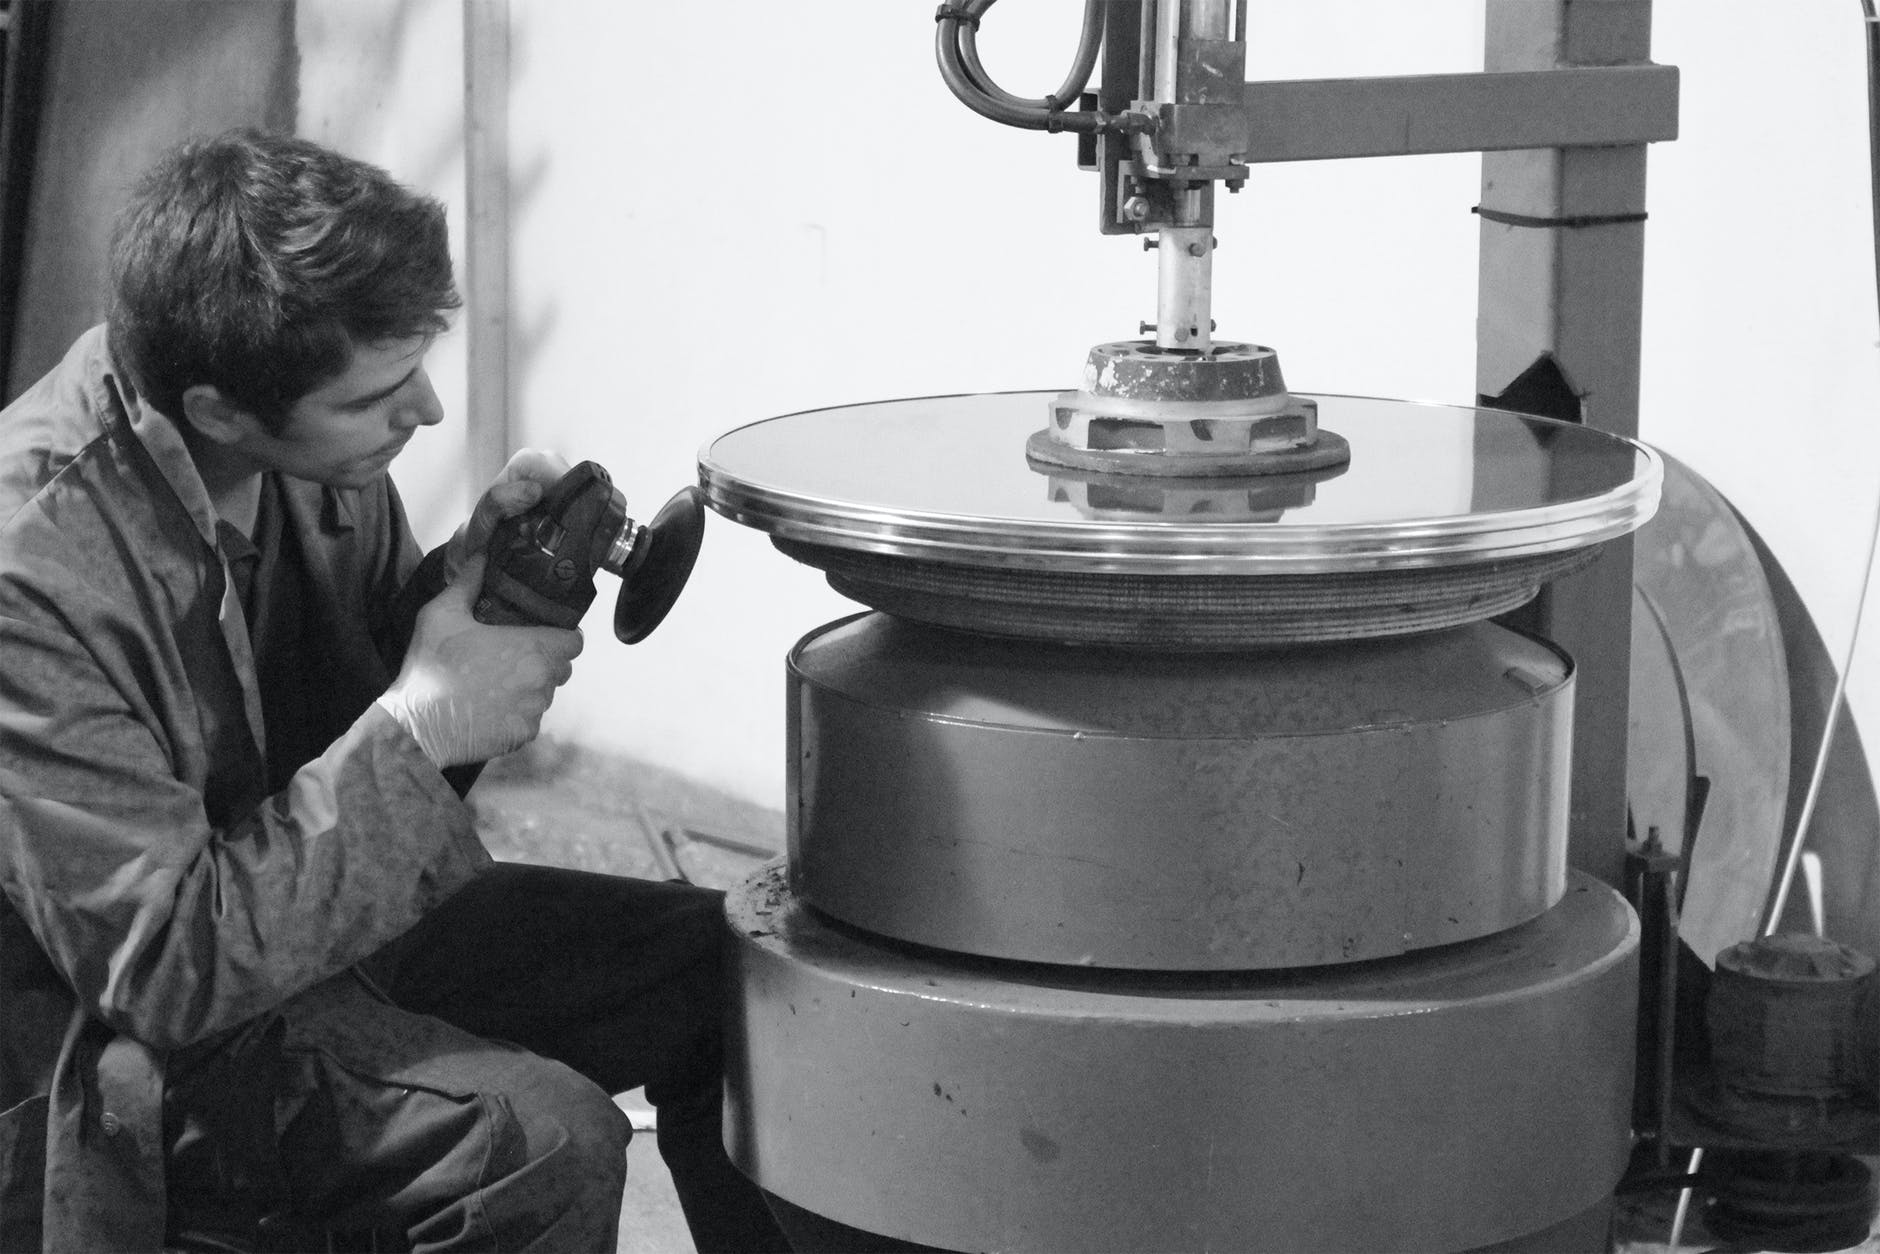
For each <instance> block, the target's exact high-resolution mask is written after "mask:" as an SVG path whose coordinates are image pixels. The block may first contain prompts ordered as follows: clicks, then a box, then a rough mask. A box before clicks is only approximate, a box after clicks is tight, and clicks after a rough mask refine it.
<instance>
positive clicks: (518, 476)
mask: <svg viewBox="0 0 1880 1254" xmlns="http://www.w3.org/2000/svg"><path fill="white" fill-rule="evenodd" d="M568 469H569V467H568V461H567V459H566V458H564V457H563V456H562V455H561V454H559V453H551V452H548V451H547V450H545V449H537V448H525V449H523V450H521V451H520V452H518V453H517V454H516V455H515V456H513V457H511V458H510V459H509V464H508V465H506V466H504V467H503V472H502V473H501V474H499V475H497V476H496V481H495V482H494V483H492V484H490V486H489V488H488V489H486V490H485V491H484V493H483V495H482V496H481V497H479V498H478V500H477V504H476V508H475V509H473V510H471V511H470V517H469V519H468V520H466V521H465V522H464V525H463V526H461V527H459V528H457V531H456V534H455V535H453V536H451V538H450V540H449V542H448V543H447V544H446V545H445V546H444V576H445V578H447V579H455V578H456V577H457V573H458V572H459V571H461V570H462V569H463V568H464V564H465V563H466V562H468V561H469V560H470V558H471V557H472V556H474V555H475V554H478V553H481V552H483V551H484V550H485V549H487V548H489V545H490V536H492V535H493V534H495V532H496V524H497V523H499V522H501V521H502V520H503V519H505V518H508V517H509V516H511V515H512V514H520V513H522V512H523V511H524V510H526V509H528V508H529V507H530V506H531V505H533V504H535V503H536V502H537V501H539V500H541V499H542V493H543V492H545V491H547V490H548V489H549V488H551V487H553V486H554V485H555V483H556V482H557V481H558V480H559V479H560V478H561V477H562V476H563V475H565V474H567V473H568Z"/></svg>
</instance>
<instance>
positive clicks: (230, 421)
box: [183, 383, 262, 445]
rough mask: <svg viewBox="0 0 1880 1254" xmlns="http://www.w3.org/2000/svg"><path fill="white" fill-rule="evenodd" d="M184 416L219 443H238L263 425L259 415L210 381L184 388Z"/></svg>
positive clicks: (203, 434) (198, 432)
mask: <svg viewBox="0 0 1880 1254" xmlns="http://www.w3.org/2000/svg"><path fill="white" fill-rule="evenodd" d="M183 419H184V421H186V422H188V423H189V425H190V426H191V427H193V428H195V430H196V433H197V434H198V435H200V436H202V437H203V438H204V439H206V440H209V441H212V442H213V443H216V444H225V445H226V444H235V443H237V442H239V441H240V440H241V439H242V438H243V437H245V436H248V435H250V434H252V433H253V432H255V431H256V430H259V429H261V428H262V424H261V421H260V419H258V418H256V417H255V416H254V415H253V414H251V413H249V412H248V411H247V410H245V409H243V408H242V407H241V406H239V405H237V404H236V403H235V402H234V401H231V400H230V399H228V397H226V396H224V395H222V390H221V389H220V388H217V387H214V386H212V385H210V384H207V383H195V384H191V385H190V386H189V387H188V388H185V389H184V391H183Z"/></svg>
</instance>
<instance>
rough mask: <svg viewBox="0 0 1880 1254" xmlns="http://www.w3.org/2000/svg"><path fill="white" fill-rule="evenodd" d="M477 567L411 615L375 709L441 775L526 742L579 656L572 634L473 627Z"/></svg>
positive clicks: (476, 561)
mask: <svg viewBox="0 0 1880 1254" xmlns="http://www.w3.org/2000/svg"><path fill="white" fill-rule="evenodd" d="M484 560H485V558H484V555H483V554H482V553H481V552H478V553H475V554H474V555H473V556H472V557H471V558H470V559H469V561H468V562H466V563H465V565H464V567H463V569H462V570H461V571H459V572H458V575H457V578H456V579H455V580H454V581H453V582H452V583H451V585H450V586H449V587H448V588H446V589H444V591H442V592H440V593H438V595H437V596H435V597H433V598H432V599H431V601H430V603H429V604H427V605H426V606H425V607H424V608H423V609H421V610H419V611H418V622H417V628H416V630H415V631H413V633H412V637H411V646H410V647H409V648H408V649H406V650H405V662H404V666H403V667H402V668H401V669H400V670H399V672H398V678H397V679H395V680H393V681H392V686H391V687H390V688H387V689H386V690H385V693H384V695H383V696H381V697H380V698H379V702H378V703H379V705H380V706H382V707H383V708H384V709H385V710H386V711H387V712H389V713H390V714H391V716H392V717H393V718H395V719H397V720H398V722H399V724H400V726H402V727H403V728H404V729H405V730H406V731H407V732H410V733H411V738H412V739H413V740H416V741H417V742H418V747H419V748H421V749H423V750H424V753H425V756H426V757H428V758H430V759H431V762H432V763H433V764H434V765H436V766H438V767H440V768H441V767H446V766H458V765H461V764H463V763H466V762H484V761H487V760H489V759H490V758H494V757H497V756H500V755H501V754H505V753H508V752H510V751H511V750H513V749H519V748H521V747H522V746H523V745H525V744H527V743H529V742H530V741H531V740H534V739H535V736H536V733H537V732H538V731H540V730H541V727H542V715H544V714H546V713H547V712H548V707H549V703H550V702H552V701H553V700H554V699H555V689H557V688H559V687H561V685H562V684H564V683H566V682H568V676H570V675H571V674H573V673H574V665H573V663H574V659H575V657H576V656H577V655H578V654H579V653H580V652H581V633H580V631H579V630H566V629H563V628H560V627H498V626H491V625H490V624H487V623H479V622H478V621H477V620H476V618H475V617H474V616H473V615H472V614H471V612H470V607H471V605H472V604H473V603H474V602H475V600H476V597H477V592H478V590H479V589H481V588H482V586H483V565H484Z"/></svg>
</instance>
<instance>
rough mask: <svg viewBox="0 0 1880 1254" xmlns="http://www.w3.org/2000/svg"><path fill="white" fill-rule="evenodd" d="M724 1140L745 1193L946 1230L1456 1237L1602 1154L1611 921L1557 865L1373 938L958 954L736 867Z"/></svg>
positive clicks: (1621, 1113) (1585, 1168)
mask: <svg viewBox="0 0 1880 1254" xmlns="http://www.w3.org/2000/svg"><path fill="white" fill-rule="evenodd" d="M727 909H728V918H729V921H730V925H731V927H732V928H733V929H734V930H735V932H736V943H735V954H736V962H737V967H738V981H737V984H738V988H739V989H740V994H739V997H738V1000H737V1001H736V1003H735V1006H734V1016H735V1022H734V1026H733V1031H732V1032H731V1034H730V1039H731V1049H732V1057H731V1058H730V1059H729V1060H728V1066H727V1079H728V1086H729V1102H728V1106H727V1115H726V1118H727V1125H726V1127H727V1142H728V1145H729V1148H730V1150H731V1153H732V1156H733V1159H734V1161H735V1162H736V1163H737V1164H738V1166H739V1167H740V1168H741V1169H742V1170H744V1171H745V1172H746V1174H748V1175H749V1176H751V1178H752V1179H754V1180H756V1181H757V1182H758V1183H759V1184H760V1185H762V1186H763V1187H764V1188H766V1189H769V1190H771V1191H772V1192H774V1193H776V1194H779V1195H781V1196H782V1197H784V1198H786V1199H788V1200H790V1201H792V1202H794V1203H796V1204H797V1205H799V1206H803V1207H806V1208H808V1209H810V1210H812V1211H815V1212H817V1213H819V1214H822V1215H826V1216H829V1217H831V1218H833V1219H836V1220H839V1221H841V1222H843V1223H846V1224H850V1225H853V1226H855V1227H858V1228H862V1229H865V1230H868V1231H872V1232H878V1233H883V1234H886V1235H888V1236H891V1237H895V1238H898V1239H903V1240H911V1241H916V1242H920V1243H923V1244H927V1245H935V1246H939V1247H942V1248H946V1249H955V1250H1008V1251H1025V1250H1036V1251H1051V1252H1053V1254H1057V1252H1070V1251H1079V1250H1092V1251H1101V1250H1122V1249H1129V1250H1175V1249H1183V1250H1205V1249H1222V1250H1226V1249H1231V1250H1237V1251H1252V1250H1275V1251H1308V1250H1383V1249H1390V1250H1466V1249H1471V1248H1473V1247H1477V1246H1485V1245H1492V1244H1494V1243H1497V1242H1502V1241H1507V1240H1509V1239H1511V1238H1518V1237H1520V1236H1522V1235H1523V1234H1531V1233H1534V1232H1536V1231H1537V1230H1541V1229H1545V1228H1548V1227H1549V1226H1550V1225H1555V1224H1560V1223H1563V1222H1565V1221H1568V1220H1570V1219H1571V1218H1572V1217H1573V1216H1576V1215H1580V1214H1582V1213H1583V1212H1586V1211H1587V1210H1588V1208H1592V1207H1596V1206H1598V1205H1599V1203H1600V1201H1601V1199H1602V1198H1604V1197H1605V1196H1606V1195H1607V1194H1608V1193H1609V1192H1610V1190H1611V1189H1612V1187H1613V1185H1614V1184H1615V1183H1616V1182H1617V1180H1618V1179H1619V1176H1620V1174H1621V1172H1622V1171H1623V1169H1624V1166H1625V1161H1626V1157H1627V1152H1628V1139H1629V1121H1630V1113H1631V1078H1630V1077H1631V1070H1632V1068H1631V1061H1632V1050H1633V1039H1632V1038H1633V1024H1632V1011H1633V1003H1634V1001H1635V997H1636V976H1637V972H1636V963H1637V946H1638V932H1637V927H1636V923H1635V920H1634V916H1633V915H1632V912H1631V910H1630V909H1629V907H1627V906H1626V904H1625V903H1624V901H1623V900H1621V899H1620V898H1619V897H1618V896H1617V895H1616V894H1615V893H1613V892H1612V891H1611V890H1610V889H1608V888H1606V887H1604V886H1603V885H1601V884H1599V883H1597V882H1596V881H1593V880H1591V879H1589V878H1586V877H1583V876H1578V875H1576V876H1575V877H1574V878H1573V880H1572V882H1571V884H1570V886H1569V889H1568V891H1567V893H1566V895H1565V896H1564V897H1563V898H1562V900H1561V901H1560V903H1559V904H1558V905H1557V906H1555V907H1554V908H1553V909H1552V910H1549V911H1548V912H1547V913H1546V914H1544V915H1542V916H1541V917H1539V918H1537V919H1535V920H1533V921H1531V922H1529V923H1526V924H1523V925H1522V926H1520V927H1517V928H1514V929H1511V930H1509V931H1507V932H1503V933H1501V934H1499V935H1496V936H1492V937H1487V938H1484V939H1481V940H1476V941H1468V942H1464V943H1460V944H1456V945H1451V946H1446V947H1443V948H1440V949H1435V950H1428V951H1424V952H1421V953H1416V954H1410V955H1406V956H1403V957H1398V958H1390V959H1382V960H1378V961H1374V962H1367V963H1356V964H1350V965H1344V966H1335V967H1329V968H1316V969H1311V970H1306V971H1288V972H1269V973H1253V972H1214V973H1186V974H1156V973H1146V972H1117V971H1103V970H1078V969H1072V968H1062V967H1051V966H1043V965H1035V964H1020V963H1010V962H993V961H975V960H972V959H966V958H959V957H956V956H952V955H934V954H931V953H929V952H926V951H919V950H914V949H911V948H904V947H899V946H894V945H891V944H889V943H887V942H883V941H879V940H877V939H874V938H870V937H867V936H865V935H864V934H861V933H858V932H855V931H853V930H852V929H849V928H846V927H842V926H840V925H835V924H831V923H829V922H827V921H825V920H823V919H822V918H821V917H820V916H818V915H817V914H816V913H815V912H814V911H812V910H811V909H809V908H808V907H807V906H805V905H804V904H802V903H801V902H799V901H798V900H797V899H796V898H795V897H794V896H793V895H792V894H791V892H790V890H789V888H788V886H787V883H786V877H785V873H784V868H783V866H782V864H781V863H776V864H772V865H771V866H769V867H767V868H765V869H764V870H762V871H761V872H759V873H758V874H757V875H755V876H754V877H752V878H751V879H750V880H748V881H747V882H746V883H745V884H744V885H743V886H742V887H741V888H739V889H738V890H736V891H734V892H733V893H732V895H731V897H730V899H729V901H728V903H727Z"/></svg>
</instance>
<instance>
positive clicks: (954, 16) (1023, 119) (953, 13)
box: [934, 0, 1139, 131]
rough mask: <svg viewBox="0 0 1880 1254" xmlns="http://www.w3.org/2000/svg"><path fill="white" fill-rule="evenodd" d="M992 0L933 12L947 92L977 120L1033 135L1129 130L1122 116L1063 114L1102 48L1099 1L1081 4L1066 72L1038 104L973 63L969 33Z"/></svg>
mask: <svg viewBox="0 0 1880 1254" xmlns="http://www.w3.org/2000/svg"><path fill="white" fill-rule="evenodd" d="M994 3H996V0H961V2H956V3H951V4H943V5H942V6H940V9H939V11H938V12H936V13H935V14H934V60H935V61H936V62H937V63H938V64H939V66H940V77H941V80H942V81H943V82H945V83H946V85H947V89H948V90H949V91H951V92H952V93H953V94H954V95H955V96H957V97H958V98H959V100H960V102H961V103H962V104H964V105H965V106H966V107H967V108H969V109H971V110H972V111H973V112H975V113H977V114H979V115H980V116H981V117H986V118H990V119H992V120H993V121H994V122H1000V123H1003V124H1004V125H1006V126H1017V127H1022V128H1024V129H1026V130H1034V131H1115V130H1126V129H1134V128H1135V127H1136V126H1137V125H1139V124H1138V123H1134V122H1132V121H1130V120H1129V118H1128V117H1127V116H1125V117H1114V116H1111V115H1109V114H1104V113H1083V112H1067V110H1068V108H1069V106H1070V105H1073V104H1075V103H1076V102H1077V98H1078V96H1079V95H1081V94H1082V92H1083V90H1084V86H1085V85H1086V84H1087V83H1089V81H1090V76H1091V75H1092V74H1093V73H1095V71H1096V66H1097V57H1098V54H1099V52H1100V50H1101V48H1102V44H1103V7H1102V3H1101V0H1084V22H1083V33H1082V35H1081V37H1080V38H1079V40H1078V44H1077V55H1076V58H1075V60H1074V62H1073V64H1072V66H1071V71H1070V74H1069V75H1068V76H1067V77H1066V78H1065V80H1064V83H1063V85H1062V86H1061V87H1059V88H1058V91H1057V94H1055V95H1053V96H1049V97H1046V98H1044V99H1041V100H1029V99H1027V98H1025V97H1022V96H1014V95H1013V94H1012V93H1010V92H1008V91H1006V90H1004V89H1003V88H1001V87H999V86H998V85H997V84H996V83H994V82H993V81H992V79H991V77H990V76H989V75H987V74H986V71H985V67H984V65H982V64H981V63H980V61H979V50H978V44H977V40H976V36H975V34H974V31H975V29H976V28H977V27H978V25H979V19H980V17H981V16H982V15H983V14H984V13H985V12H986V10H988V9H990V8H991V7H992V6H993V4H994Z"/></svg>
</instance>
